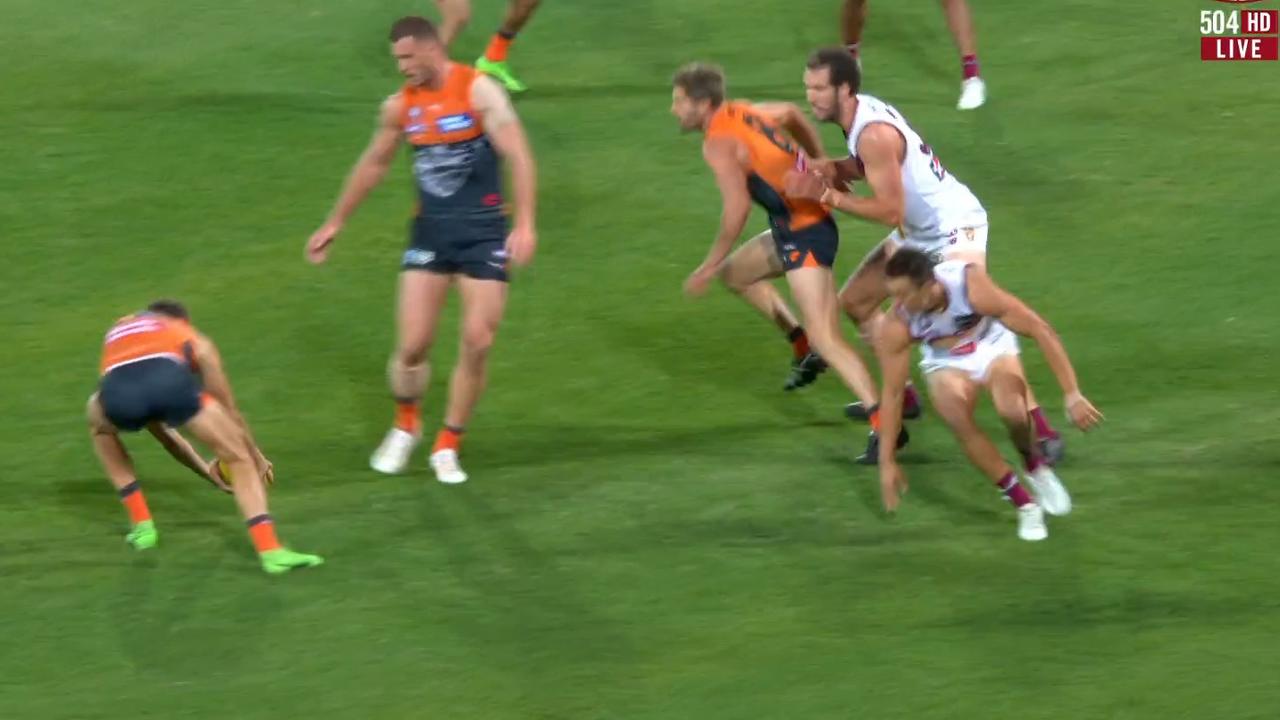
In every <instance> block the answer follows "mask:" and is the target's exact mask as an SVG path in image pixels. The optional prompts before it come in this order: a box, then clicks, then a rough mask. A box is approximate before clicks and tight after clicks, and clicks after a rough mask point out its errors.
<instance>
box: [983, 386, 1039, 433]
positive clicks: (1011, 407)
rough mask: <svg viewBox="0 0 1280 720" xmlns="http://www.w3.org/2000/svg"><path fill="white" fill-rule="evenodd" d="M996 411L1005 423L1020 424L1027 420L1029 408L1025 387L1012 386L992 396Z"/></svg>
mask: <svg viewBox="0 0 1280 720" xmlns="http://www.w3.org/2000/svg"><path fill="white" fill-rule="evenodd" d="M992 401H993V404H994V405H995V407H996V413H997V414H998V415H999V416H1000V419H1001V420H1003V421H1004V423H1005V425H1020V424H1025V423H1026V422H1027V418H1028V417H1029V414H1030V412H1031V408H1030V407H1028V406H1027V388H1026V386H1025V385H1021V387H1018V386H1014V387H1010V388H1006V389H1005V390H1004V392H1000V393H996V394H995V395H994V396H993V397H992Z"/></svg>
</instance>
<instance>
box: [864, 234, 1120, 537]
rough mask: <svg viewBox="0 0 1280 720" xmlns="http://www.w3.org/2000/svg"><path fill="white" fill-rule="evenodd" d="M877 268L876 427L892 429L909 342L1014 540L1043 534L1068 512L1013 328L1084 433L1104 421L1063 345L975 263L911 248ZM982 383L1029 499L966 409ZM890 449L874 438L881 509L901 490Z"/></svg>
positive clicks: (974, 402)
mask: <svg viewBox="0 0 1280 720" xmlns="http://www.w3.org/2000/svg"><path fill="white" fill-rule="evenodd" d="M885 275H886V278H887V284H888V289H889V293H890V296H891V297H892V298H893V301H894V307H893V310H892V312H890V313H887V314H886V317H885V318H884V320H883V325H882V328H883V330H882V331H880V332H878V334H877V336H876V350H877V353H878V354H879V355H880V363H881V365H880V367H881V369H882V372H883V377H884V390H883V393H882V395H881V401H880V422H881V427H880V430H881V432H882V433H888V434H889V436H890V437H892V436H893V434H894V433H896V432H897V431H898V428H897V427H893V426H895V425H898V424H899V423H900V422H901V415H902V413H901V408H902V401H903V395H904V391H905V388H906V385H907V380H908V379H909V378H910V355H911V346H912V345H913V344H915V343H917V342H919V343H923V346H924V347H923V359H922V361H921V363H920V367H921V369H922V370H923V371H924V374H925V377H926V378H927V379H928V383H929V397H930V398H931V399H932V401H933V404H934V407H935V408H936V409H937V411H938V415H939V416H941V417H942V419H943V420H945V421H946V423H947V425H948V426H950V428H951V431H952V432H953V433H954V434H955V436H956V438H957V439H959V440H960V443H961V445H963V446H964V450H965V453H966V454H967V455H968V456H969V460H970V461H971V462H972V463H973V464H974V466H976V467H977V468H978V469H979V470H981V471H982V473H983V474H985V475H986V476H987V477H989V478H991V480H992V481H993V482H995V483H996V486H997V487H999V488H1000V490H1001V491H1002V492H1003V493H1004V495H1005V497H1006V498H1008V499H1009V501H1010V502H1012V503H1013V504H1014V506H1015V507H1016V508H1017V509H1018V537H1020V538H1022V539H1023V540H1043V539H1045V538H1046V537H1048V530H1047V528H1046V527H1045V523H1044V513H1045V512H1048V513H1049V514H1050V515H1066V514H1067V513H1069V512H1071V496H1070V495H1068V494H1067V490H1066V488H1065V487H1063V485H1062V483H1061V482H1060V481H1059V480H1058V477H1057V475H1056V474H1055V473H1054V471H1053V468H1052V467H1050V466H1049V464H1048V463H1046V462H1045V460H1044V458H1043V456H1042V455H1041V452H1040V450H1039V448H1038V447H1037V445H1036V443H1035V436H1034V433H1033V428H1032V423H1031V417H1030V414H1029V409H1028V407H1027V380H1026V376H1025V373H1024V372H1023V369H1022V363H1021V361H1020V360H1019V359H1018V339H1017V337H1016V335H1023V336H1026V337H1030V338H1032V339H1034V340H1035V342H1036V344H1037V345H1039V346H1040V349H1041V351H1043V352H1044V356H1045V360H1046V361H1047V362H1048V364H1049V367H1050V368H1051V369H1052V370H1053V374H1054V376H1055V377H1056V378H1057V379H1058V384H1059V385H1060V386H1061V387H1062V392H1063V393H1064V394H1065V400H1064V405H1065V406H1066V408H1067V415H1068V416H1069V417H1070V419H1071V422H1072V423H1073V424H1075V426H1076V427H1078V428H1080V429H1081V430H1088V429H1090V428H1091V427H1093V426H1094V425H1096V424H1098V423H1099V422H1100V421H1101V420H1102V413H1100V412H1098V410H1097V409H1096V408H1095V407H1094V406H1093V405H1092V404H1090V403H1089V401H1088V400H1087V399H1085V397H1084V395H1082V394H1080V387H1079V385H1078V384H1077V383H1076V373H1075V370H1074V369H1073V368H1072V367H1071V360H1070V359H1069V358H1068V357H1067V351H1066V348H1064V347H1063V346H1062V342H1061V341H1060V340H1059V339H1058V336H1057V334H1056V333H1055V332H1054V331H1053V328H1051V327H1050V326H1049V324H1048V323H1047V322H1045V321H1044V319H1043V318H1041V317H1040V316H1039V315H1037V314H1036V313H1035V311H1033V310H1032V309H1031V308H1029V307H1027V306H1026V304H1024V303H1023V302H1022V301H1021V300H1019V299H1018V298H1016V297H1014V296H1013V295H1011V294H1009V293H1008V292H1006V291H1005V290H1002V289H1001V288H1000V287H998V286H997V285H996V284H995V283H994V282H992V280H991V278H990V277H989V276H988V275H987V274H986V272H984V271H983V269H982V268H981V267H980V266H978V265H975V264H971V263H967V262H965V261H962V260H949V261H944V262H940V263H935V262H934V261H933V260H932V259H930V257H929V256H928V255H927V254H925V253H923V252H921V251H919V250H915V249H911V248H900V249H898V250H897V251H896V252H895V253H894V254H893V255H892V256H891V257H890V258H889V260H888V262H887V263H886V265H885ZM1015 333H1016V335H1015ZM984 389H985V390H986V391H987V392H989V393H990V394H991V399H992V401H993V402H994V403H995V407H996V412H997V413H999V415H1000V418H1001V420H1003V421H1004V424H1005V426H1006V427H1008V429H1009V437H1010V439H1012V440H1013V444H1014V446H1015V447H1016V448H1017V449H1018V452H1019V453H1020V454H1021V455H1022V462H1023V468H1024V469H1025V471H1026V478H1027V480H1028V481H1029V482H1030V484H1031V487H1032V489H1033V490H1034V491H1035V494H1036V499H1034V500H1033V499H1032V497H1031V495H1030V494H1029V493H1028V492H1027V491H1026V489H1025V488H1023V487H1022V486H1021V485H1020V484H1019V483H1018V475H1017V473H1015V472H1014V470H1013V468H1012V467H1010V466H1009V464H1008V463H1007V462H1005V460H1004V459H1003V458H1002V457H1001V456H1000V451H999V450H997V449H996V446H995V445H994V444H993V443H992V442H991V439H990V438H988V437H987V436H986V435H985V434H983V432H982V430H980V429H979V428H978V424H977V421H976V420H975V419H974V409H975V407H976V405H977V401H978V395H979V393H980V392H981V391H982V390H984ZM896 454H897V450H896V448H895V447H894V446H893V444H892V443H882V444H881V445H880V491H881V494H882V497H883V500H884V505H885V508H886V509H887V510H894V509H895V508H896V507H897V505H898V501H899V497H900V495H901V494H902V493H903V492H904V491H905V490H906V487H907V481H906V476H905V475H904V474H903V472H902V468H900V467H899V466H898V463H897V461H896V459H895V456H896ZM1037 500H1038V502H1037Z"/></svg>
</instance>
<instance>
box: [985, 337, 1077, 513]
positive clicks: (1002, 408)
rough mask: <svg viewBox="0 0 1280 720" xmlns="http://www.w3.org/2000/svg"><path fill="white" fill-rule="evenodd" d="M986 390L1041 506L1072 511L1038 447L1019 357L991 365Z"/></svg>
mask: <svg viewBox="0 0 1280 720" xmlns="http://www.w3.org/2000/svg"><path fill="white" fill-rule="evenodd" d="M987 388H988V390H989V391H990V392H991V400H992V402H993V403H994V404H995V407H996V412H997V413H998V414H999V415H1000V419H1001V421H1003V422H1004V425H1005V427H1006V428H1008V430H1009V439H1010V440H1012V441H1013V444H1014V447H1016V448H1017V449H1018V453H1019V454H1020V455H1022V462H1023V467H1024V468H1025V469H1026V477H1027V479H1028V480H1029V481H1030V483H1031V487H1032V489H1034V490H1035V493H1036V498H1037V499H1038V500H1039V502H1040V505H1041V507H1043V508H1044V509H1045V511H1046V512H1048V513H1049V514H1050V515H1066V514H1067V513H1069V512H1071V495H1070V494H1069V493H1068V492H1067V489H1066V487H1064V486H1063V485H1062V481H1061V480H1059V479H1058V476H1057V474H1056V473H1055V472H1054V471H1053V468H1052V467H1050V465H1049V464H1048V463H1047V462H1046V461H1045V458H1044V457H1043V456H1042V455H1041V453H1040V449H1039V448H1038V447H1037V445H1036V442H1035V434H1034V432H1033V428H1032V423H1031V413H1030V409H1029V407H1028V404H1027V394H1028V387H1027V379H1026V374H1025V373H1024V372H1023V369H1022V363H1021V362H1020V361H1019V360H1018V356H1017V355H1014V354H1006V355H1001V356H1000V357H998V358H997V359H995V360H994V361H993V362H992V363H991V365H990V367H989V368H988V369H987Z"/></svg>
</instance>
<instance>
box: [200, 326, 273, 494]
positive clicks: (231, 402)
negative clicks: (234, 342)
mask: <svg viewBox="0 0 1280 720" xmlns="http://www.w3.org/2000/svg"><path fill="white" fill-rule="evenodd" d="M192 350H193V354H194V355H195V360H196V367H198V368H199V372H200V380H201V382H202V383H203V384H204V389H205V391H206V392H208V393H209V394H210V395H212V396H213V399H214V400H217V401H218V403H219V404H221V405H222V407H223V409H224V410H226V412H227V414H228V415H230V416H231V418H232V419H233V420H235V422H236V424H237V425H239V426H240V429H241V430H242V431H243V432H244V435H245V438H246V439H248V441H249V444H250V446H252V447H253V449H254V455H255V457H254V461H255V462H256V463H257V466H258V472H259V473H260V474H261V475H262V477H263V479H265V480H266V481H267V482H271V481H272V480H273V479H274V476H273V470H272V465H271V462H270V461H269V460H267V458H266V456H265V455H263V454H262V450H261V449H260V448H259V447H258V443H257V441H256V440H254V439H253V433H252V432H251V431H250V430H249V423H248V421H247V420H245V418H244V415H242V414H241V413H240V408H239V407H238V406H237V405H236V399H235V396H234V395H233V394H232V392H231V380H230V379H229V378H228V377H227V373H226V371H225V370H224V369H223V367H222V356H221V354H219V353H218V347H217V346H216V345H214V344H213V341H212V340H210V339H209V338H208V337H205V336H204V335H198V336H197V337H196V341H195V343H194V347H193V348H192Z"/></svg>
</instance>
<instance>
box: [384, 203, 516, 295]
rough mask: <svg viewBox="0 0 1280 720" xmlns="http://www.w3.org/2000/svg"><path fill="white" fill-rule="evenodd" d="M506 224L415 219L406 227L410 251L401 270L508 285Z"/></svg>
mask: <svg viewBox="0 0 1280 720" xmlns="http://www.w3.org/2000/svg"><path fill="white" fill-rule="evenodd" d="M506 248H507V220H506V218H505V217H501V216H499V217H497V218H480V219H475V220H466V221H463V220H439V219H428V218H422V217H416V218H414V219H413V220H411V221H410V223H409V249H407V250H405V251H404V258H403V259H402V260H401V262H400V269H401V270H426V271H428V272H434V273H441V274H444V275H458V274H461V275H466V276H467V277H469V278H475V279H477V280H501V281H502V282H507V249H506Z"/></svg>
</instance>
